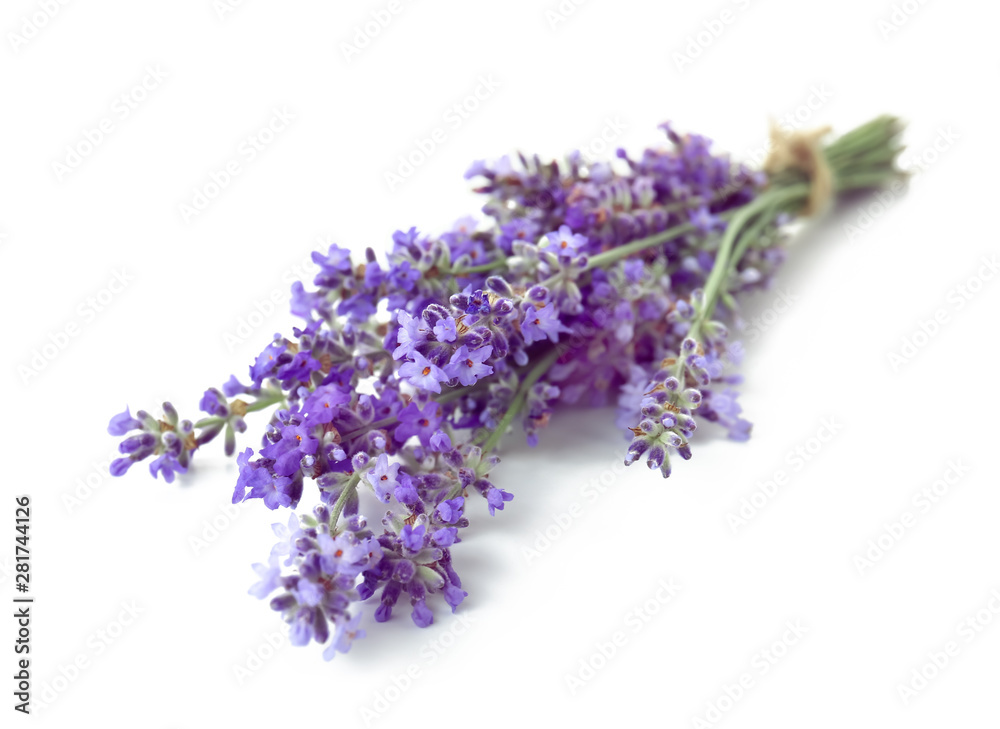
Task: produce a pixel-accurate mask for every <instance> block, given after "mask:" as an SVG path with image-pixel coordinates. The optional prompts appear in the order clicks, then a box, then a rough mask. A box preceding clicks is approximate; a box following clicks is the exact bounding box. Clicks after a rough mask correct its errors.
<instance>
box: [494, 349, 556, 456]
mask: <svg viewBox="0 0 1000 729" xmlns="http://www.w3.org/2000/svg"><path fill="white" fill-rule="evenodd" d="M560 354H561V352H560V351H559V349H558V348H556V349H553V350H552V351H551V352H549V353H548V354H547V355H545V357H543V358H542V359H541V361H540V362H539V363H538V364H536V365H535V366H534V367H532V368H531V371H530V372H528V375H527V377H525V378H524V381H523V382H522V383H521V386H520V387H519V388H518V390H517V394H516V395H514V400H513V401H512V402H511V404H510V407H508V408H507V412H505V413H504V414H503V418H501V420H500V423H499V424H498V425H497V428H496V430H494V431H493V432H492V433H490V436H489V438H487V439H486V442H485V443H483V445H482V449H483V453H490V452H491V451H492V450H493V449H494V448H496V447H497V445H498V444H499V443H500V440H501V439H502V438H503V437H504V435H505V434H506V432H507V428H509V427H510V424H511V422H513V420H514V418H515V417H516V416H517V414H518V413H519V412H520V411H521V408H522V407H524V401H525V400H526V399H527V398H528V392H529V391H530V390H531V388H532V387H533V386H534V384H535V383H536V382H538V380H539V378H540V377H541V376H542V375H544V374H545V372H546V371H547V370H548V369H549V367H551V366H552V365H553V364H554V363H555V361H556V360H557V359H559V355H560Z"/></svg>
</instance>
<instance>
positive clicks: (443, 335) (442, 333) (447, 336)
mask: <svg viewBox="0 0 1000 729" xmlns="http://www.w3.org/2000/svg"><path fill="white" fill-rule="evenodd" d="M434 336H435V337H436V338H437V340H438V341H439V342H454V341H455V338H456V337H457V336H458V333H457V331H456V329H455V320H454V319H453V318H452V317H450V316H448V317H445V318H444V319H441V320H440V321H438V323H437V324H435V325H434Z"/></svg>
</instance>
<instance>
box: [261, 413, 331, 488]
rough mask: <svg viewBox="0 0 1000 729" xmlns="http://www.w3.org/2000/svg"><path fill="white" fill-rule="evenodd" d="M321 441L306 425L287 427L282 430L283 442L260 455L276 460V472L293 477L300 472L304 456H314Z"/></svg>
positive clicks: (273, 445) (272, 445)
mask: <svg viewBox="0 0 1000 729" xmlns="http://www.w3.org/2000/svg"><path fill="white" fill-rule="evenodd" d="M318 446H319V441H318V440H316V439H315V438H314V437H313V436H312V434H311V433H310V429H309V428H308V427H306V426H304V425H286V426H284V427H283V428H282V429H281V440H279V441H278V442H277V443H271V444H270V445H268V446H266V447H264V448H262V449H261V451H260V454H261V455H262V456H264V457H265V458H270V459H273V460H274V472H275V473H277V474H278V475H279V476H291V475H292V474H293V473H295V472H296V471H298V470H299V462H300V461H301V460H302V456H306V455H313V454H314V453H316V448H317V447H318Z"/></svg>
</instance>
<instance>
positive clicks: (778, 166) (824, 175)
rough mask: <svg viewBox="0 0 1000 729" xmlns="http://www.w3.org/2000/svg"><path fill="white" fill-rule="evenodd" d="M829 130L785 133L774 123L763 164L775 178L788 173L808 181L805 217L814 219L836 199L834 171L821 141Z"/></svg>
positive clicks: (818, 129) (767, 171)
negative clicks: (792, 172)
mask: <svg viewBox="0 0 1000 729" xmlns="http://www.w3.org/2000/svg"><path fill="white" fill-rule="evenodd" d="M830 130H831V129H830V127H819V128H817V129H813V130H811V131H785V130H783V129H781V128H780V127H778V125H777V124H775V123H774V121H773V120H772V121H771V151H770V152H769V153H768V155H767V159H766V160H765V161H764V171H765V172H766V173H767V174H768V175H776V174H778V173H780V172H784V171H786V170H792V171H799V172H802V173H803V174H805V176H806V178H808V180H809V198H808V199H807V200H806V205H805V207H804V208H803V209H802V213H801V214H802V215H815V214H816V213H819V212H821V211H823V210H825V209H826V206H827V205H829V203H830V200H831V199H832V198H833V171H832V170H831V169H830V163H829V162H827V160H826V155H824V154H823V150H822V148H821V147H820V140H821V139H822V138H823V137H825V136H826V135H827V134H829V133H830Z"/></svg>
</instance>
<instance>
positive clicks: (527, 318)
mask: <svg viewBox="0 0 1000 729" xmlns="http://www.w3.org/2000/svg"><path fill="white" fill-rule="evenodd" d="M566 331H569V330H568V329H567V328H566V327H565V326H563V324H562V322H560V321H559V315H558V314H557V313H556V309H555V306H553V305H552V304H546V305H545V306H543V307H542V308H541V309H536V308H535V307H534V306H528V308H526V309H525V310H524V318H523V319H522V320H521V334H522V335H523V336H524V341H525V343H526V344H533V343H534V342H540V341H542V340H543V339H545V338H546V337H548V339H550V340H551V341H553V342H558V341H559V333H560V332H566Z"/></svg>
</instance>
